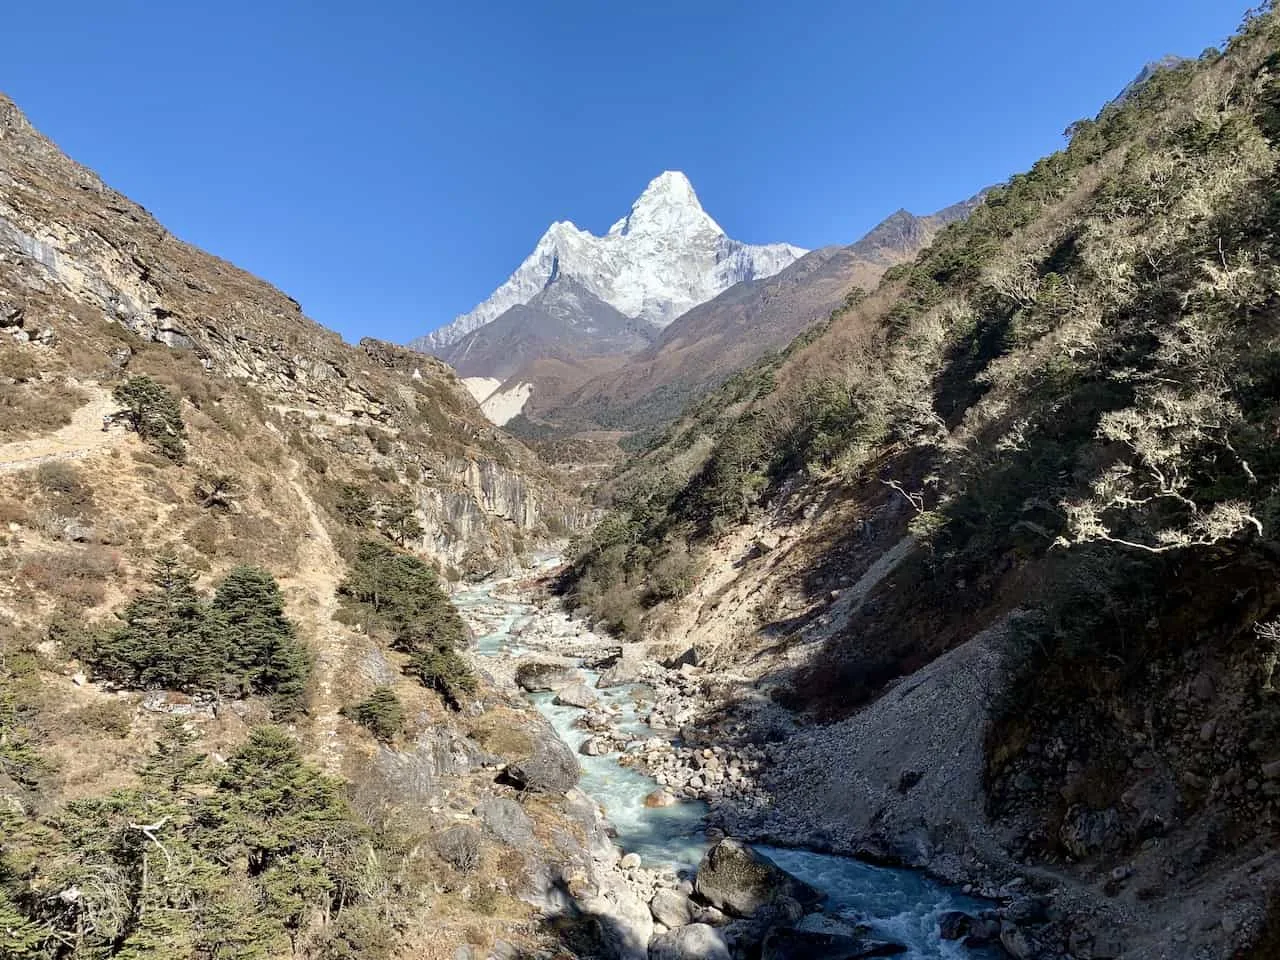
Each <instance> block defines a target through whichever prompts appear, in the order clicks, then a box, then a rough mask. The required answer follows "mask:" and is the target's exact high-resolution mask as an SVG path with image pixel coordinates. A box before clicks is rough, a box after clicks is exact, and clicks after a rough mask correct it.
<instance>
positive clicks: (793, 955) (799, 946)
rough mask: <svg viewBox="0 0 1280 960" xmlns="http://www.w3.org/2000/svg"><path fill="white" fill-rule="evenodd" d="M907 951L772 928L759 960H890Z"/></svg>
mask: <svg viewBox="0 0 1280 960" xmlns="http://www.w3.org/2000/svg"><path fill="white" fill-rule="evenodd" d="M906 952H907V948H906V947H905V946H903V945H902V944H900V943H891V942H889V941H888V940H870V939H864V938H862V937H842V936H840V935H838V934H834V933H814V932H813V931H811V930H799V929H796V928H795V927H774V928H773V929H772V930H770V931H769V933H768V935H767V936H766V937H765V938H764V944H763V946H762V947H761V948H760V960H813V958H814V957H822V960H865V958H868V957H893V956H897V955H898V954H900V953H906Z"/></svg>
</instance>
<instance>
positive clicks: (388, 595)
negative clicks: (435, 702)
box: [338, 540, 476, 707]
mask: <svg viewBox="0 0 1280 960" xmlns="http://www.w3.org/2000/svg"><path fill="white" fill-rule="evenodd" d="M338 592H339V594H340V595H341V596H342V597H343V598H345V599H346V601H347V604H348V607H349V609H350V611H351V612H352V613H353V614H354V615H355V616H357V617H359V618H361V619H362V620H363V623H364V626H365V629H366V630H370V631H380V632H382V633H384V634H385V635H386V636H387V638H388V641H389V643H390V645H391V647H392V648H393V649H395V650H399V651H400V652H402V653H407V654H409V663H408V666H407V668H406V669H407V671H408V672H409V673H410V674H412V675H413V676H415V677H417V678H418V679H419V680H421V681H422V683H423V684H424V685H425V686H428V687H430V688H432V689H434V690H436V691H437V692H438V693H439V694H440V695H441V696H442V697H443V698H444V699H445V701H446V702H447V703H449V704H450V705H452V706H455V707H457V706H460V704H461V702H462V699H463V697H465V696H467V695H470V694H473V693H474V692H475V690H476V678H475V674H474V673H473V672H472V671H471V668H470V667H469V666H468V665H467V662H466V660H464V659H463V658H462V656H460V655H459V653H458V648H459V647H460V646H461V645H462V644H463V643H465V642H466V639H467V630H466V625H465V624H464V623H463V622H462V618H461V617H460V616H458V611H457V610H456V609H454V606H453V604H452V603H451V602H450V601H449V595H448V594H447V593H445V591H444V589H443V588H441V586H440V582H439V579H438V578H437V576H436V573H435V571H434V570H432V569H431V568H430V567H429V566H427V565H426V564H425V563H424V562H423V561H422V560H421V559H419V558H418V557H416V556H413V555H412V554H409V553H404V552H402V551H399V550H396V549H395V548H394V547H391V546H389V545H387V544H385V543H380V542H378V541H376V540H366V541H364V542H362V543H361V544H360V546H359V548H358V549H357V551H356V557H355V560H354V561H353V562H352V564H351V573H350V575H349V576H348V577H347V579H346V580H344V581H343V582H342V584H341V585H340V586H339V588H338Z"/></svg>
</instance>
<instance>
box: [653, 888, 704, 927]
mask: <svg viewBox="0 0 1280 960" xmlns="http://www.w3.org/2000/svg"><path fill="white" fill-rule="evenodd" d="M693 911H694V906H693V901H692V900H690V899H689V898H688V897H686V896H685V895H684V894H683V893H681V892H680V891H679V890H659V891H658V892H657V893H655V894H654V895H653V899H652V900H650V901H649V912H650V913H652V914H653V919H655V920H657V921H658V922H659V923H660V924H662V925H663V926H665V927H668V928H672V929H674V928H675V927H683V926H687V925H688V924H690V923H693Z"/></svg>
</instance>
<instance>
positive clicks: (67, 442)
mask: <svg viewBox="0 0 1280 960" xmlns="http://www.w3.org/2000/svg"><path fill="white" fill-rule="evenodd" d="M77 386H78V387H79V388H80V389H82V390H84V391H85V392H86V393H88V394H89V396H90V399H89V402H88V403H86V404H85V405H84V406H82V407H81V408H80V409H79V410H77V411H76V412H75V413H73V414H72V415H71V422H70V423H69V424H67V425H66V426H65V427H62V428H61V429H59V430H55V431H54V432H53V433H51V434H49V435H48V436H46V437H34V438H32V439H31V440H15V441H13V442H12V443H5V444H0V473H14V472H16V471H19V470H30V469H32V468H33V467H38V466H40V464H42V463H48V462H49V461H50V460H79V459H81V458H82V457H87V456H88V455H89V454H91V453H93V451H95V450H100V449H102V448H103V447H109V446H113V445H115V444H117V443H122V442H123V441H124V440H125V439H126V438H127V437H128V436H129V433H128V432H127V431H126V430H125V429H124V428H123V427H112V428H111V429H110V430H103V429H102V418H103V417H105V416H106V415H107V414H110V413H115V412H116V411H117V410H118V409H119V408H120V405H119V404H118V403H116V402H115V401H114V400H112V399H111V394H110V393H108V392H107V391H106V390H104V389H102V387H100V386H98V385H97V384H96V383H82V384H78V385H77Z"/></svg>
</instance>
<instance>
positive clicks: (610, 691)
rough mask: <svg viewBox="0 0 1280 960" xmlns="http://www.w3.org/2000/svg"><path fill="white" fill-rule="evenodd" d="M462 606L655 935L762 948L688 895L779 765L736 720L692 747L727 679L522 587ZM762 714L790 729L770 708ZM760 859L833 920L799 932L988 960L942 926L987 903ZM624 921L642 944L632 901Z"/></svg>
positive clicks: (484, 594)
mask: <svg viewBox="0 0 1280 960" xmlns="http://www.w3.org/2000/svg"><path fill="white" fill-rule="evenodd" d="M454 599H455V602H456V603H457V604H458V607H459V609H460V610H461V612H462V613H463V616H464V618H466V619H467V621H468V623H469V624H470V625H471V627H472V629H473V631H474V633H475V637H476V639H475V641H474V647H473V649H474V653H475V655H476V660H477V664H478V665H479V666H480V667H481V668H482V669H485V670H486V671H487V672H489V673H490V674H491V675H492V676H493V677H494V678H495V680H496V681H497V682H498V683H500V684H502V685H504V686H506V687H507V688H508V689H510V690H513V691H514V690H517V689H522V690H523V691H524V692H525V693H526V695H528V696H529V697H530V698H531V699H532V700H533V702H534V703H535V704H536V705H537V706H538V708H539V709H540V710H541V711H542V713H543V714H544V716H545V717H547V719H548V720H549V721H550V722H551V724H552V726H553V727H554V728H555V730H556V733H557V734H558V735H559V736H560V738H561V739H562V740H563V741H564V742H565V743H566V744H568V746H569V747H570V748H571V749H573V750H574V751H575V753H576V754H577V755H578V759H579V762H580V764H581V767H582V779H581V783H580V786H581V789H582V790H583V791H584V792H585V793H586V794H587V795H588V796H590V797H591V798H592V799H593V800H594V801H595V802H596V803H598V804H599V805H600V808H601V813H602V815H603V816H604V817H606V818H607V822H608V829H609V831H610V833H611V834H612V836H613V839H614V841H615V843H616V844H617V847H618V851H617V853H618V856H617V860H616V864H614V865H612V866H611V867H610V868H609V869H611V871H612V873H613V879H614V880H616V881H618V882H620V883H621V884H623V885H625V888H626V891H627V893H628V894H629V898H630V899H632V900H633V901H640V902H641V903H642V904H646V905H647V906H648V913H649V915H650V916H649V917H648V918H647V919H648V920H649V921H650V922H651V924H652V929H651V930H650V932H649V937H651V938H652V937H662V936H663V935H664V934H665V933H666V932H667V931H669V930H671V929H674V928H676V927H679V926H685V925H689V924H691V923H692V924H705V925H707V926H710V927H711V928H712V929H713V930H714V931H716V932H717V934H718V935H719V936H721V937H722V938H723V939H724V941H725V943H726V944H727V945H729V946H732V947H737V948H739V951H740V952H741V951H744V950H745V949H747V947H746V943H745V940H746V939H747V938H749V937H755V938H757V940H758V938H759V937H760V936H762V934H763V932H764V931H763V930H762V929H761V927H760V924H759V923H756V924H754V925H753V924H751V923H748V922H747V921H746V920H745V919H744V918H737V919H735V918H734V917H733V916H731V915H727V914H726V913H725V912H723V911H721V910H719V909H717V908H716V907H714V906H711V905H709V904H706V903H699V902H698V900H697V898H695V897H694V896H693V895H694V892H695V882H696V877H695V872H694V871H695V868H696V866H697V865H698V863H699V861H700V860H701V859H702V857H703V855H704V854H705V852H706V850H707V848H708V847H709V846H710V845H711V844H712V843H713V842H715V841H716V840H717V839H719V838H720V837H722V836H724V835H725V832H726V827H727V828H730V830H731V831H732V832H734V833H738V831H737V830H736V829H734V828H735V827H737V826H740V825H746V824H747V823H748V822H750V821H752V820H754V821H756V822H767V820H768V800H767V797H766V796H765V795H764V793H763V792H762V790H761V789H760V785H759V780H760V777H761V776H762V774H763V773H764V772H765V768H766V767H767V766H768V765H769V764H770V762H771V758H770V749H769V745H768V744H767V743H763V744H762V743H758V742H754V740H753V738H752V735H753V734H755V733H756V732H758V728H757V730H749V729H747V724H746V723H745V721H744V720H743V719H742V717H741V716H740V715H739V716H738V717H737V718H736V719H735V720H734V721H733V723H734V724H737V725H739V726H741V729H740V730H737V731H736V733H737V734H739V736H736V737H732V738H726V739H725V741H724V742H723V743H718V744H714V745H706V746H696V747H695V746H693V745H691V741H695V740H697V741H701V740H702V739H704V738H705V737H704V735H705V733H706V731H705V730H703V729H701V728H695V727H694V726H691V724H693V723H694V722H695V721H701V720H702V718H704V716H705V706H706V704H707V703H708V702H714V701H715V695H716V690H715V689H708V688H709V687H710V688H715V687H718V686H719V687H724V686H725V685H726V684H731V683H732V679H731V678H730V679H728V680H726V678H724V677H716V676H712V675H709V674H707V673H705V672H704V671H702V670H701V669H700V668H698V667H696V666H693V665H691V664H684V665H681V666H679V667H676V668H674V669H669V668H666V667H663V666H661V665H659V664H656V663H653V662H649V661H646V660H644V659H643V657H641V656H638V654H639V653H640V650H639V649H638V648H629V647H625V646H622V645H620V644H619V643H618V642H617V641H616V640H614V639H612V638H610V637H607V636H604V635H601V634H597V633H595V632H593V631H592V630H591V629H590V628H589V627H588V625H587V624H585V623H583V622H581V621H578V620H575V619H574V618H572V617H570V616H568V615H566V614H565V613H564V612H563V611H561V610H560V609H559V608H558V606H557V605H556V604H555V603H554V601H552V600H551V599H549V598H547V597H546V596H545V595H544V594H542V593H541V592H540V591H539V590H538V589H536V588H535V587H534V586H533V585H532V584H530V583H527V582H524V583H522V582H520V581H517V580H499V581H491V582H489V583H486V584H482V585H479V586H477V587H474V588H470V589H468V590H465V591H462V592H460V593H458V594H457V595H455V597H454ZM757 712H760V713H762V714H763V713H775V714H776V716H774V718H773V719H774V720H776V721H777V722H784V721H785V718H784V717H783V716H782V715H781V712H780V711H771V710H770V707H769V705H768V704H767V703H761V704H759V705H758V711H757ZM755 719H756V720H757V721H758V720H759V719H761V718H760V717H757V718H755ZM751 838H752V839H760V836H759V835H753V836H752V837H751ZM766 839H767V838H766ZM765 849H766V850H767V852H768V855H769V856H770V857H771V858H772V859H774V860H775V861H777V862H779V863H780V864H782V865H784V866H785V869H786V870H787V871H788V872H790V873H791V874H793V875H794V876H796V877H798V878H799V879H800V880H803V881H805V882H807V883H809V884H811V885H813V886H815V887H817V888H819V889H820V890H821V891H822V893H823V894H824V895H825V897H826V907H825V912H817V913H812V914H810V915H809V916H803V915H802V916H796V917H791V918H789V920H790V921H791V922H793V923H794V924H795V925H796V929H805V928H807V929H808V931H809V932H811V933H815V934H816V933H821V935H823V936H837V937H846V938H851V937H854V936H861V937H864V938H865V937H870V938H873V939H874V940H875V942H878V943H881V944H899V945H901V948H902V949H903V950H905V953H904V955H905V956H908V957H921V958H935V957H957V958H958V957H974V956H980V955H981V954H978V953H975V952H974V951H973V950H972V949H968V948H965V947H963V946H962V945H961V944H960V942H959V941H958V940H944V939H943V938H942V936H941V933H942V929H941V928H942V926H943V925H944V924H945V922H946V920H945V918H946V917H948V916H950V915H956V914H958V913H964V914H969V915H976V914H981V913H983V911H984V910H988V909H989V908H990V907H991V904H989V903H984V902H983V901H981V900H978V899H975V898H971V897H967V896H965V895H964V894H963V893H962V892H961V891H959V890H956V889H952V888H947V887H944V886H941V885H939V884H936V883H934V882H933V881H931V880H930V879H928V878H927V877H925V876H923V875H922V874H920V873H917V872H914V871H909V870H900V869H891V868H887V867H884V866H876V865H872V864H868V863H865V862H861V861H858V860H854V859H849V858H845V857H838V856H831V855H827V854H825V853H823V852H821V851H817V850H812V849H808V850H806V849H798V848H794V847H791V848H765ZM1005 892H1006V893H1008V894H1013V893H1017V892H1018V891H1016V890H1013V891H1005ZM622 912H623V913H624V914H627V915H630V916H629V919H628V922H629V923H630V924H631V925H632V926H634V927H637V928H639V929H637V930H635V931H634V933H635V934H636V935H637V936H639V935H642V934H643V933H644V927H645V923H644V922H639V921H638V919H637V918H636V917H635V916H634V914H635V913H636V911H635V909H634V902H633V903H630V904H628V905H627V907H626V909H625V910H623V911H622ZM775 925H776V924H775ZM988 926H990V924H989V925H988ZM998 931H999V923H998V922H996V923H995V927H994V932H995V933H998ZM953 932H954V931H953ZM632 939H635V937H632ZM971 942H973V941H971ZM636 955H637V956H643V955H644V954H642V953H639V952H637V953H636ZM691 956H692V955H691Z"/></svg>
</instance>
